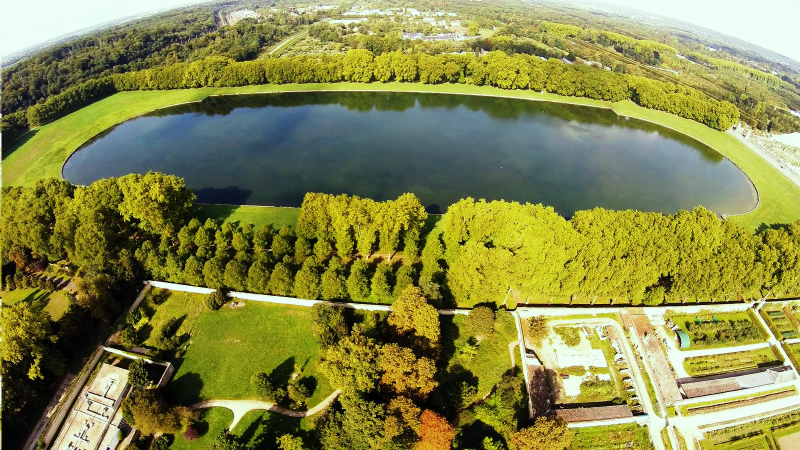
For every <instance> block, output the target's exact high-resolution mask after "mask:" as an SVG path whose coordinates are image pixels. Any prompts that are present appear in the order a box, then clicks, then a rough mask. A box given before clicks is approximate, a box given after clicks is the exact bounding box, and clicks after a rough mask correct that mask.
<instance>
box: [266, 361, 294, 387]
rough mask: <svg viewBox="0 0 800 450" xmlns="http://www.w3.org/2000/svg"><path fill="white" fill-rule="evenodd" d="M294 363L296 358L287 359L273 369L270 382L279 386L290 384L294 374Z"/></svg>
mask: <svg viewBox="0 0 800 450" xmlns="http://www.w3.org/2000/svg"><path fill="white" fill-rule="evenodd" d="M294 363H295V358H294V356H290V357H288V358H286V359H285V360H284V361H283V362H282V363H280V364H278V367H276V368H274V369H272V372H270V374H269V378H270V380H271V381H272V382H273V383H274V384H277V385H278V386H285V385H286V384H288V383H289V380H291V378H292V373H294Z"/></svg>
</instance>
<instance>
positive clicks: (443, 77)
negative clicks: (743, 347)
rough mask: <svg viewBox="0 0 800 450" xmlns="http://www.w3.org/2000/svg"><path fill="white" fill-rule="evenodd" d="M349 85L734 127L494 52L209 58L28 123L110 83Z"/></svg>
mask: <svg viewBox="0 0 800 450" xmlns="http://www.w3.org/2000/svg"><path fill="white" fill-rule="evenodd" d="M339 81H353V82H363V83H368V82H372V81H380V82H388V81H403V82H420V83H425V84H439V83H461V84H471V85H478V86H480V85H486V86H495V87H499V88H502V89H531V90H535V91H546V92H551V93H555V94H559V95H565V96H575V97H587V98H591V99H597V100H607V101H614V102H616V101H621V100H626V99H630V100H633V101H634V102H635V103H637V104H639V105H641V106H644V107H646V108H651V109H657V110H661V111H667V112H669V113H672V114H676V115H679V116H681V117H685V118H688V119H691V120H694V121H697V122H700V123H703V124H705V125H707V126H709V127H711V128H714V129H716V130H726V129H728V128H729V127H730V126H731V125H733V124H734V123H736V122H737V121H738V119H739V112H738V110H737V109H736V107H735V106H734V105H732V104H730V103H728V102H719V101H717V100H714V99H712V98H709V97H707V96H705V95H704V94H702V93H700V92H698V91H695V90H693V89H688V88H685V87H683V86H676V85H674V84H671V83H665V82H660V81H654V80H649V79H647V78H644V77H638V76H632V75H625V74H620V73H615V72H609V71H604V70H600V69H595V68H592V67H589V66H585V65H570V64H565V63H563V62H561V61H559V60H556V59H550V60H547V61H542V60H541V59H540V58H538V57H531V56H528V55H524V54H516V55H514V56H509V55H507V54H505V53H503V52H500V51H494V52H490V53H488V54H486V55H484V56H474V55H472V54H459V55H435V56H432V55H427V54H406V53H403V52H388V53H383V54H380V55H377V56H376V55H374V54H373V53H372V52H370V51H368V50H351V51H349V52H348V53H347V54H346V55H332V56H329V55H319V56H317V55H315V56H296V57H287V58H272V59H266V60H258V61H245V62H238V63H237V62H235V61H234V60H232V59H229V58H224V57H209V58H206V59H204V60H201V61H195V62H193V63H188V64H187V63H179V64H174V65H172V66H168V67H165V68H157V69H148V70H142V71H138V72H129V73H124V74H115V75H113V76H112V77H111V78H110V80H102V81H98V82H95V83H99V84H98V85H94V84H93V85H91V86H87V87H82V86H76V87H74V88H71V89H69V90H68V91H67V92H65V93H64V94H61V95H57V96H53V97H51V98H49V99H48V100H47V101H46V102H44V103H41V104H38V105H36V106H34V107H32V108H30V110H29V112H28V122H29V124H30V126H38V125H40V124H42V123H45V122H47V121H49V120H54V119H56V118H58V117H61V116H63V115H65V114H67V113H69V112H71V111H73V110H75V109H77V108H80V107H82V106H84V105H85V104H86V98H87V96H91V95H92V93H96V97H95V98H101V97H103V96H105V95H108V91H107V90H106V88H105V87H104V88H103V89H99V88H98V86H100V85H102V86H109V85H110V84H112V83H113V86H114V89H116V90H117V91H129V90H148V89H181V88H193V87H204V86H245V85H258V84H267V83H269V84H284V83H333V82H339Z"/></svg>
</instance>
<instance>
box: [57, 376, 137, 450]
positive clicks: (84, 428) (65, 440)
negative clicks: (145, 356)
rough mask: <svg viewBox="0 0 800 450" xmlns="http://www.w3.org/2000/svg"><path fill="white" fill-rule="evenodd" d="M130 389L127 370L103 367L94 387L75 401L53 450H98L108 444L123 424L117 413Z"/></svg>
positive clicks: (84, 390) (94, 381)
mask: <svg viewBox="0 0 800 450" xmlns="http://www.w3.org/2000/svg"><path fill="white" fill-rule="evenodd" d="M127 387H128V371H127V370H125V369H122V368H120V367H116V366H112V365H109V364H103V365H102V366H100V370H99V371H98V372H97V374H96V375H95V377H94V379H93V380H92V382H91V384H89V386H88V387H85V388H84V389H83V392H81V395H80V396H79V397H78V398H77V400H75V404H74V405H73V406H72V410H70V412H69V414H68V415H67V418H66V419H65V420H64V423H63V424H61V430H60V432H59V434H58V437H57V438H56V439H55V441H53V445H52V446H51V447H50V448H51V449H53V450H97V449H98V448H100V444H101V442H104V443H106V444H107V445H108V444H109V443H110V442H111V441H113V440H114V438H116V435H117V426H118V425H119V423H120V415H119V414H117V410H118V408H119V404H120V402H121V401H122V398H123V397H124V394H125V391H126V389H127ZM109 425H112V428H110V429H109ZM109 434H112V435H113V436H110V435H109ZM103 450H105V449H103Z"/></svg>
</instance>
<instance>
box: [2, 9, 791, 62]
mask: <svg viewBox="0 0 800 450" xmlns="http://www.w3.org/2000/svg"><path fill="white" fill-rule="evenodd" d="M603 1H604V2H605V3H611V4H616V5H621V6H626V7H630V8H635V9H640V10H643V11H648V12H654V13H657V14H661V15H664V16H667V17H672V18H675V19H679V20H683V21H686V22H689V23H693V24H695V25H700V26H703V27H706V28H710V29H712V30H715V31H719V32H722V33H725V34H728V35H731V36H734V37H737V38H739V39H742V40H745V41H748V42H751V43H753V44H757V45H760V46H762V47H766V48H768V49H770V50H773V51H775V52H778V53H781V54H783V55H786V56H789V57H791V58H794V59H795V60H798V61H800V45H797V42H798V41H800V37H798V35H797V34H798V33H797V31H796V30H797V28H796V27H797V20H798V17H800V1H798V0H770V1H768V2H762V3H758V2H752V1H750V0H747V1H745V0H668V1H667V0H603ZM188 3H199V1H196V0H194V1H193V0H9V1H5V2H3V6H2V10H0V13H2V16H3V18H4V19H5V20H3V26H2V27H0V55H8V54H11V53H14V52H16V51H18V50H22V49H24V48H27V47H30V46H33V45H36V44H40V43H44V42H47V41H49V40H51V39H54V38H57V37H59V36H62V35H64V34H68V33H70V32H73V31H76V30H80V29H82V28H86V27H89V26H92V25H97V24H100V23H104V22H107V21H110V20H114V19H119V18H122V17H126V16H130V15H134V14H141V13H145V12H151V11H153V10H156V9H162V8H169V7H175V6H180V5H185V4H188Z"/></svg>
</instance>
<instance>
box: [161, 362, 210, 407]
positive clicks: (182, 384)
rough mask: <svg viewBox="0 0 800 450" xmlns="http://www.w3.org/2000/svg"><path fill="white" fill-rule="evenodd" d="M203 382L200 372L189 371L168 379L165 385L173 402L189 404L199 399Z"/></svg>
mask: <svg viewBox="0 0 800 450" xmlns="http://www.w3.org/2000/svg"><path fill="white" fill-rule="evenodd" d="M176 371H177V369H176ZM203 384H204V383H203V379H202V378H201V377H200V374H198V373H194V372H189V373H186V374H183V375H181V376H180V377H178V378H175V379H173V380H172V381H170V382H169V384H168V385H167V386H168V388H167V389H168V391H167V394H168V396H169V399H170V400H171V401H172V402H173V403H175V404H179V405H191V404H194V403H197V402H199V401H200V400H201V399H200V391H202V390H203Z"/></svg>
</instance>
